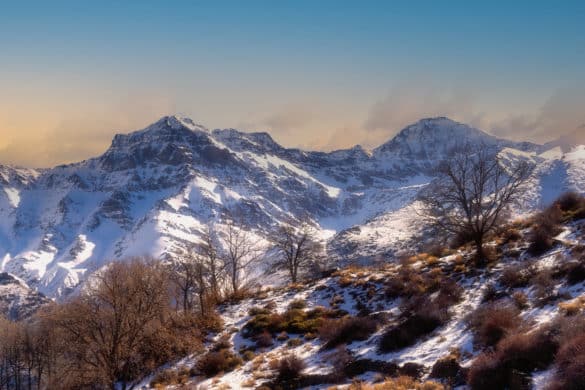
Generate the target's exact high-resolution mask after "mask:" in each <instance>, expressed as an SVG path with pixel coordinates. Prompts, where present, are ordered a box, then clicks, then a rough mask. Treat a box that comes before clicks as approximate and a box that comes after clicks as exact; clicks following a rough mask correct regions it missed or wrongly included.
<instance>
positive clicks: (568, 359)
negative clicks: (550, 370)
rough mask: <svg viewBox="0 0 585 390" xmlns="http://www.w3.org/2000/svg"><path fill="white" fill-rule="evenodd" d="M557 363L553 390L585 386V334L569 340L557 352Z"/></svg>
mask: <svg viewBox="0 0 585 390" xmlns="http://www.w3.org/2000/svg"><path fill="white" fill-rule="evenodd" d="M555 365H556V368H557V372H556V375H555V376H554V378H553V380H552V383H551V385H550V389H551V390H561V389H566V390H573V389H575V390H577V389H583V388H585V335H583V334H581V335H578V336H575V337H573V338H571V339H569V340H567V341H566V342H565V343H564V344H563V345H562V346H561V347H560V349H559V351H558V353H557V356H556V358H555Z"/></svg>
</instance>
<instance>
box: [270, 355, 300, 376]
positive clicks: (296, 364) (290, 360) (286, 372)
mask: <svg viewBox="0 0 585 390" xmlns="http://www.w3.org/2000/svg"><path fill="white" fill-rule="evenodd" d="M305 367H306V365H305V362H304V360H302V359H299V358H298V357H296V356H294V355H291V356H287V357H285V358H282V359H280V360H279V361H278V366H277V371H278V377H277V380H278V381H279V382H283V381H290V380H294V379H298V378H299V377H300V375H301V371H303V370H304V369H305Z"/></svg>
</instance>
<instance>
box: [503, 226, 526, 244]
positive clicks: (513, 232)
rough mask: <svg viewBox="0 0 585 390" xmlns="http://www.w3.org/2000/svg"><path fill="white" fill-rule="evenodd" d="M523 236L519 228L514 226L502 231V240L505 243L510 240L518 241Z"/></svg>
mask: <svg viewBox="0 0 585 390" xmlns="http://www.w3.org/2000/svg"><path fill="white" fill-rule="evenodd" d="M521 238H522V233H521V232H520V231H519V230H518V229H515V228H513V227H510V228H508V229H506V230H505V231H504V232H503V233H502V242H503V243H504V244H508V243H510V242H515V241H518V240H520V239H521Z"/></svg>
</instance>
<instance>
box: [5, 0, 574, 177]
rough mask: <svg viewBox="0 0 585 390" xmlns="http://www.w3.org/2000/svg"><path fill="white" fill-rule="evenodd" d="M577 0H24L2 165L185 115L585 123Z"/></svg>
mask: <svg viewBox="0 0 585 390" xmlns="http://www.w3.org/2000/svg"><path fill="white" fill-rule="evenodd" d="M584 21H585V2H583V1H546V2H538V1H514V2H511V1H485V2H475V1H474V2H471V1H382V0H380V1H353V2H349V1H326V0H318V1H287V2H285V1H209V2H197V1H184V2H182V1H95V2H90V1H38V2H33V1H18V2H3V3H2V6H1V9H0V163H11V164H18V165H24V166H37V167H38V166H51V165H55V164H57V163H63V162H71V161H77V160H80V159H83V158H87V157H91V156H95V155H98V154H100V153H101V152H103V150H105V148H107V146H108V144H109V143H110V140H111V137H112V135H113V134H114V133H118V132H128V131H130V130H133V129H137V128H142V127H144V126H146V125H148V124H149V123H151V122H153V121H155V120H156V119H157V118H158V117H160V116H162V115H165V114H173V113H180V114H183V115H187V116H189V117H191V118H193V119H194V120H195V121H197V122H199V123H201V124H203V125H205V126H207V127H209V128H217V127H221V128H225V127H235V128H239V129H243V130H250V131H251V130H263V131H264V130H268V131H270V132H271V134H273V136H274V138H275V139H276V140H277V141H279V142H280V143H282V144H284V145H285V146H300V147H304V148H311V149H323V150H331V149H335V148H341V147H347V146H351V145H354V144H357V143H360V144H362V145H365V146H366V147H372V146H376V145H377V144H379V143H381V142H383V141H385V140H387V139H389V138H390V137H391V136H392V135H393V134H395V133H396V132H397V131H399V130H400V129H401V128H402V127H404V126H405V125H407V124H409V123H411V122H413V121H416V120H417V119H419V118H421V117H425V116H435V115H446V116H449V117H452V118H453V119H457V120H460V121H464V122H467V123H470V124H472V125H475V126H477V127H479V128H481V129H483V130H486V131H488V132H491V133H493V134H496V135H499V136H504V137H508V138H512V139H528V140H533V141H537V142H544V141H547V140H550V139H552V138H556V137H557V136H558V135H560V134H561V133H564V132H567V131H573V130H574V129H575V128H577V127H578V126H580V125H582V124H584V123H585V23H584Z"/></svg>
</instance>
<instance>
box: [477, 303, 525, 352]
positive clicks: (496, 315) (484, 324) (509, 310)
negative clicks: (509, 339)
mask: <svg viewBox="0 0 585 390" xmlns="http://www.w3.org/2000/svg"><path fill="white" fill-rule="evenodd" d="M519 314H520V312H519V310H518V309H517V308H516V307H514V306H513V305H511V304H509V303H504V302H502V301H496V302H493V303H488V304H484V305H482V306H480V307H478V308H477V309H476V310H475V311H474V312H473V313H471V315H470V316H469V318H468V323H469V325H470V326H471V329H472V331H473V333H474V337H475V338H474V340H475V342H476V343H477V344H478V345H481V346H484V347H490V346H495V345H496V344H497V343H498V341H500V340H501V339H502V338H503V337H504V336H506V335H507V334H509V333H510V332H511V331H514V330H516V329H517V328H518V327H519V326H520V324H521V323H522V319H521V317H520V315H519Z"/></svg>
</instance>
